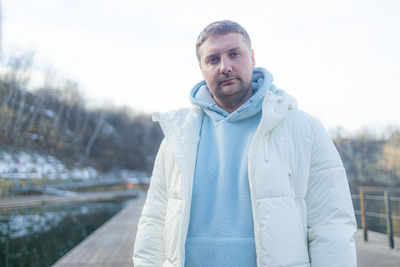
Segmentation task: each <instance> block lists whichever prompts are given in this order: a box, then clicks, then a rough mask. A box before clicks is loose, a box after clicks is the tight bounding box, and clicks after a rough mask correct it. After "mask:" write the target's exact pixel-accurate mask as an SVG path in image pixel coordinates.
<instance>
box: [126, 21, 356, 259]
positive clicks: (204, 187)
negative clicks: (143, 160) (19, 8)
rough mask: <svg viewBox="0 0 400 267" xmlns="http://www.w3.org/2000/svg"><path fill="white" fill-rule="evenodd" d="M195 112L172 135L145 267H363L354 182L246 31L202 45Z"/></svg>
mask: <svg viewBox="0 0 400 267" xmlns="http://www.w3.org/2000/svg"><path fill="white" fill-rule="evenodd" d="M196 53H197V57H198V60H199V66H200V69H201V72H202V74H203V77H204V80H205V81H202V82H200V83H199V84H197V85H196V86H195V87H194V88H193V89H192V91H191V94H190V99H191V102H192V103H193V106H192V107H191V108H188V109H181V110H176V111H171V112H168V113H162V114H158V115H157V116H156V118H155V119H156V120H158V121H159V123H160V125H161V128H162V130H163V132H164V134H165V139H164V140H163V142H162V144H161V146H160V150H159V152H158V155H157V158H156V162H155V166H154V171H153V176H152V178H151V184H150V188H149V191H148V196H147V200H146V203H145V205H144V208H143V212H142V216H141V218H140V221H139V226H138V233H137V237H136V241H135V249H134V256H133V261H134V265H135V266H138V267H139V266H140V267H143V266H164V267H166V266H182V267H183V266H187V267H196V266H202V267H216V266H218V267H220V266H229V267H232V266H241V267H243V266H246V267H247V266H265V267H266V266H312V267H326V266H343V267H349V266H356V257H355V245H354V240H353V234H354V232H355V231H356V223H355V218H354V212H353V207H352V202H351V197H350V193H349V188H348V183H347V179H346V174H345V170H344V169H343V165H342V162H341V160H340V158H339V155H338V153H337V151H336V149H335V147H334V145H333V143H332V141H331V139H330V138H329V136H328V135H327V133H326V131H325V130H324V129H323V127H322V126H321V125H320V124H319V123H318V122H316V120H314V119H313V118H312V117H311V116H309V115H307V114H305V113H304V112H302V111H300V110H298V109H296V106H297V104H296V102H295V100H294V99H293V98H292V97H291V96H289V95H288V94H286V93H285V92H284V91H282V90H278V89H276V88H275V86H274V85H273V84H272V75H271V74H270V73H269V72H268V71H267V70H265V69H263V68H254V66H255V59H254V52H253V50H252V49H251V41H250V38H249V36H248V34H247V32H246V31H245V29H243V28H242V27H241V26H240V25H239V24H237V23H235V22H232V21H217V22H214V23H212V24H210V25H208V26H207V27H206V28H205V29H204V30H203V31H202V32H201V33H200V36H199V37H198V40H197V44H196Z"/></svg>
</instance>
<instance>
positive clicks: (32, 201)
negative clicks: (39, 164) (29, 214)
mask: <svg viewBox="0 0 400 267" xmlns="http://www.w3.org/2000/svg"><path fill="white" fill-rule="evenodd" d="M137 196H138V193H137V192H135V191H129V190H128V191H109V192H88V193H74V194H70V195H64V196H57V195H31V196H13V197H2V198H0V209H6V208H16V207H31V206H40V205H43V204H50V203H67V202H89V201H111V200H121V199H129V198H135V197H137Z"/></svg>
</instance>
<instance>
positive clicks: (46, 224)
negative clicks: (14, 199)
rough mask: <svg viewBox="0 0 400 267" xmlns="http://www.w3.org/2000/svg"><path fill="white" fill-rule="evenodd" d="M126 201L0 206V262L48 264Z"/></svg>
mask: <svg viewBox="0 0 400 267" xmlns="http://www.w3.org/2000/svg"><path fill="white" fill-rule="evenodd" d="M126 203H127V202H91V203H74V204H63V205H61V204H59V205H54V204H53V205H43V206H40V207H29V208H16V209H7V210H0V266H51V265H52V264H54V263H55V262H56V261H57V260H58V259H59V258H61V257H62V256H63V255H65V254H66V253H67V252H68V251H69V250H70V249H72V248H73V247H75V246H76V245H77V244H78V243H79V242H80V241H82V240H83V239H84V238H86V237H87V236H88V235H90V234H91V233H92V232H93V231H94V230H96V229H97V228H98V227H99V226H101V225H102V224H103V223H104V222H106V221H107V220H108V219H109V218H111V217H112V216H113V215H115V214H116V213H117V212H118V211H120V210H121V209H122V208H123V207H124V206H125V205H126Z"/></svg>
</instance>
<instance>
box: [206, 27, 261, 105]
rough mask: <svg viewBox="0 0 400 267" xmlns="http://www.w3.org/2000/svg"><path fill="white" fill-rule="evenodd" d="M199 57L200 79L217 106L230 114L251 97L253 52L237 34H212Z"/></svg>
mask: <svg viewBox="0 0 400 267" xmlns="http://www.w3.org/2000/svg"><path fill="white" fill-rule="evenodd" d="M199 55H200V69H201V72H202V74H203V77H204V80H205V81H206V83H207V86H208V88H209V89H210V91H211V94H212V95H213V97H214V100H215V102H216V103H217V104H218V105H219V106H221V107H222V108H224V109H225V110H227V111H228V112H232V111H234V110H236V109H237V108H238V107H239V106H240V105H242V104H243V103H244V102H246V101H247V99H249V98H250V97H251V96H252V90H251V80H252V76H253V68H254V64H255V61H254V53H253V50H250V48H249V46H248V44H247V43H246V41H245V39H244V37H243V36H242V35H241V34H239V33H228V34H222V35H212V36H210V37H209V38H208V39H207V40H206V41H205V42H204V43H203V45H202V46H201V47H200V49H199Z"/></svg>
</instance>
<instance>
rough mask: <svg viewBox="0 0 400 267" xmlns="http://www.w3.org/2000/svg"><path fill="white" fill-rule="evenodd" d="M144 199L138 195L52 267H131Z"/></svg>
mask: <svg viewBox="0 0 400 267" xmlns="http://www.w3.org/2000/svg"><path fill="white" fill-rule="evenodd" d="M145 198H146V196H145V194H140V195H139V196H138V197H137V198H136V199H134V200H132V201H131V202H130V203H129V205H128V206H126V207H125V208H124V209H123V210H121V211H120V212H119V213H118V214H117V215H115V216H114V217H113V218H111V219H110V220H109V221H107V222H106V223H105V224H104V225H103V226H101V227H100V228H99V229H97V230H96V231H95V232H94V233H92V234H91V235H90V236H89V237H87V238H86V239H85V240H83V241H82V242H81V243H80V244H78V245H77V246H76V247H75V248H73V249H72V250H71V251H70V252H68V253H67V254H66V255H65V256H64V257H62V258H61V259H60V260H58V261H57V262H56V263H55V264H54V265H53V266H55V267H64V266H99V267H106V266H122V267H124V266H130V267H132V266H133V263H132V253H133V245H134V242H135V237H136V231H137V224H138V221H139V217H140V214H141V212H142V207H143V205H144V201H145Z"/></svg>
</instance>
